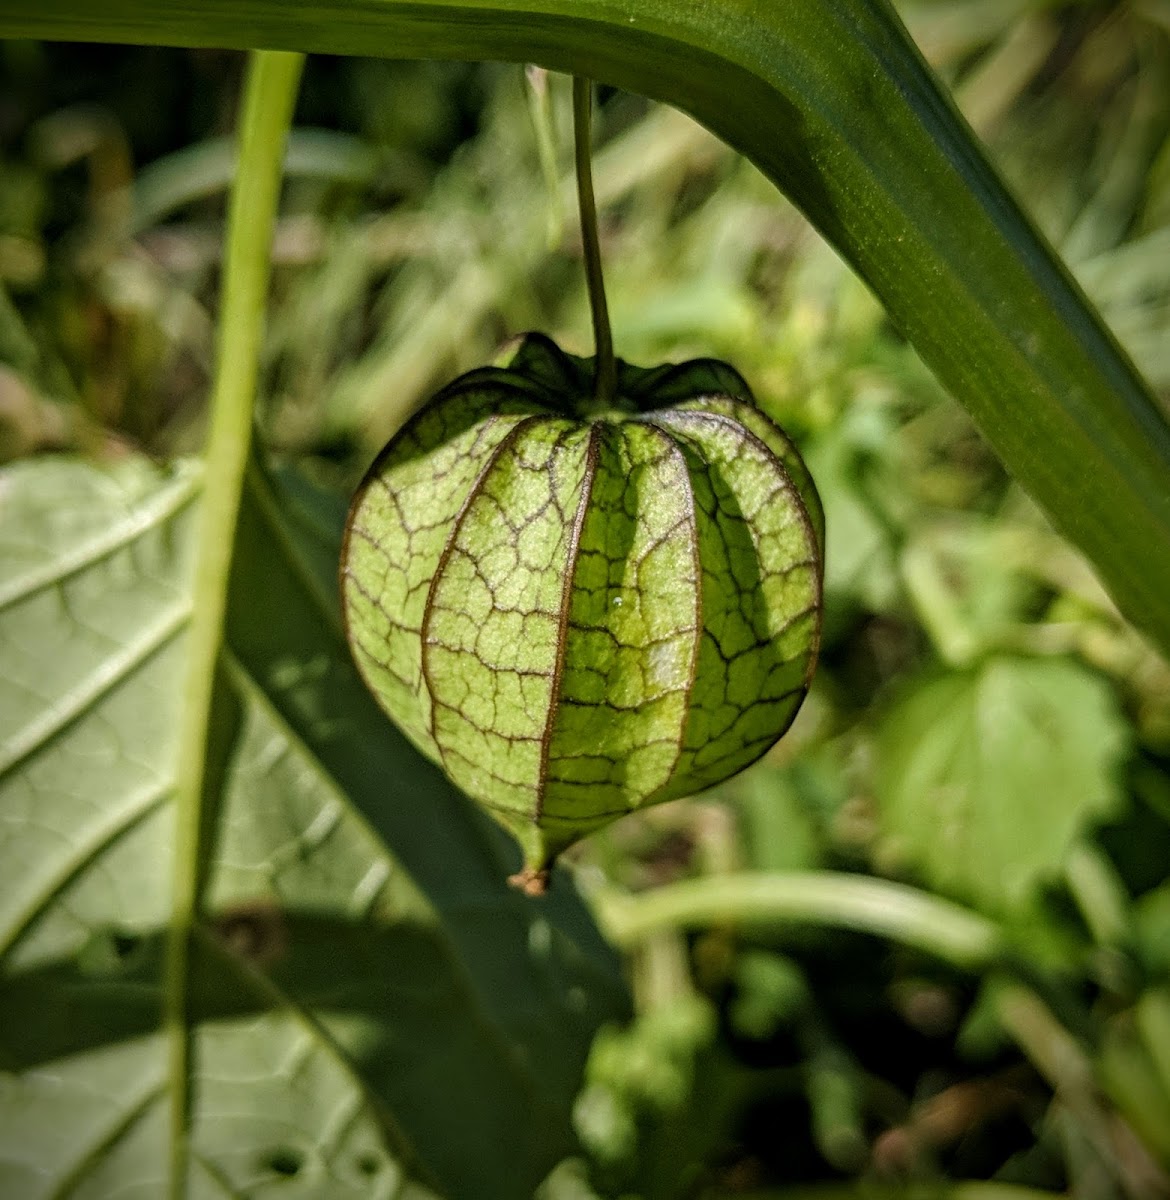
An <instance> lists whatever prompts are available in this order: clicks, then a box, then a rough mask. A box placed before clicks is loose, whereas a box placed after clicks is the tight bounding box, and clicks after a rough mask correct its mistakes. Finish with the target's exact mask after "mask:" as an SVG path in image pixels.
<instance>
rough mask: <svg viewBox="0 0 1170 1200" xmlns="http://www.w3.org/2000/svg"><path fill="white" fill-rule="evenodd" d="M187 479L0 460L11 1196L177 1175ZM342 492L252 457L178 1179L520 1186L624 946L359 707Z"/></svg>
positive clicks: (155, 1191)
mask: <svg viewBox="0 0 1170 1200" xmlns="http://www.w3.org/2000/svg"><path fill="white" fill-rule="evenodd" d="M200 483H201V477H200V473H199V471H198V470H197V469H196V468H195V467H193V466H191V465H186V464H180V465H179V466H176V467H175V468H173V469H171V470H166V471H160V470H157V469H156V468H154V467H152V466H150V465H149V464H147V463H145V462H143V461H142V460H140V459H135V458H130V459H126V460H124V461H122V462H120V463H118V464H116V465H114V466H111V467H109V468H106V469H98V468H95V467H92V466H89V465H85V464H82V463H80V462H75V461H67V460H56V459H43V460H37V461H26V462H23V463H20V464H18V465H16V466H14V467H11V468H9V469H8V470H7V471H6V472H5V473H4V474H3V475H0V517H2V519H0V530H2V531H3V532H2V534H0V581H2V582H0V653H2V654H3V657H4V662H5V671H4V673H3V678H2V679H0V744H2V746H3V752H2V753H3V758H2V760H0V812H3V814H4V821H3V822H2V823H0V873H2V876H3V879H4V886H3V888H0V1072H2V1073H0V1195H4V1196H9V1195H11V1196H14V1197H15V1196H20V1197H21V1200H36V1198H37V1197H48V1196H56V1195H65V1194H68V1195H70V1196H78V1197H92V1198H93V1200H100V1198H101V1197H105V1196H109V1195H112V1194H114V1193H115V1192H117V1193H118V1194H124V1193H125V1194H129V1193H130V1192H134V1194H140V1195H144V1196H161V1195H165V1194H166V1187H167V1184H166V1180H167V1171H168V1142H169V1129H168V1119H167V1118H168V1104H167V1092H168V1088H169V1085H170V1083H171V1082H172V1081H170V1080H169V1078H168V1070H169V1065H170V1061H171V1060H170V1059H169V1057H168V1053H167V1043H166V1039H165V1038H164V1037H163V1036H162V1035H161V1034H160V1032H159V1025H160V1014H161V1011H162V1007H163V1000H164V990H165V987H166V983H165V980H166V975H165V973H164V971H163V962H164V957H165V955H164V944H165V940H166V932H165V931H166V926H167V923H168V921H169V919H170V913H171V909H170V904H171V898H170V882H169V881H170V873H171V870H172V863H173V850H174V841H173V830H174V822H173V807H174V806H173V802H172V801H173V789H174V783H175V762H176V752H177V745H176V742H177V738H176V729H177V727H178V725H179V718H180V716H181V713H180V709H181V707H182V703H183V692H182V690H181V688H180V686H179V684H180V680H181V678H182V673H183V669H184V655H185V650H186V646H187V632H186V631H187V622H188V619H189V615H190V598H189V597H190V593H189V583H188V576H189V567H190V560H191V554H190V547H191V543H192V538H191V533H192V526H193V522H194V516H195V513H196V510H197V508H198V498H199V492H200ZM285 512H288V513H289V514H290V516H288V517H286V516H285V515H284V513H285ZM339 518H340V514H339V513H336V512H334V513H332V514H331V512H330V509H329V507H328V505H325V504H319V503H317V502H316V500H315V498H314V497H313V495H312V494H311V493H310V492H308V491H307V490H306V489H305V488H304V487H303V486H302V487H301V489H300V491H299V493H298V495H297V497H296V499H295V500H292V499H288V498H286V497H285V495H284V494H282V493H281V492H279V491H276V490H274V489H273V487H272V486H271V485H270V484H269V483H268V482H267V481H266V480H265V479H264V478H263V477H262V476H261V475H260V473H259V472H258V471H253V472H252V474H251V476H250V480H249V487H248V490H247V491H246V494H245V503H244V508H243V511H242V513H241V519H240V524H239V527H238V531H237V546H236V565H235V567H234V569H233V580H232V588H231V594H230V599H229V607H228V622H227V631H226V634H227V644H226V647H225V650H224V653H223V655H222V658H221V667H220V673H219V686H218V688H217V700H216V704H215V708H214V712H213V721H212V736H211V744H210V748H209V761H208V766H207V778H208V780H209V781H210V782H209V787H210V789H211V790H210V794H209V801H210V808H209V811H210V812H211V817H212V819H211V822H210V834H211V839H210V840H211V843H212V844H211V845H210V846H209V847H208V851H207V854H206V856H205V860H204V861H205V870H206V874H207V886H206V896H207V903H208V909H209V911H208V912H207V913H206V914H204V915H203V916H202V918H201V920H200V923H199V925H198V927H197V937H196V940H195V947H194V952H193V955H192V974H191V984H190V990H191V996H190V1010H191V1011H192V1013H193V1015H194V1022H195V1025H194V1030H193V1039H192V1041H193V1047H194V1055H193V1058H192V1061H191V1075H190V1078H189V1079H187V1080H185V1081H181V1082H182V1083H183V1085H184V1086H186V1087H188V1088H189V1089H190V1094H191V1097H192V1100H191V1110H190V1111H191V1125H190V1129H189V1131H188V1136H189V1138H190V1142H191V1160H190V1161H191V1166H190V1172H189V1176H188V1180H187V1183H188V1187H189V1191H190V1194H191V1195H192V1196H196V1197H202V1196H208V1195H211V1196H220V1195H225V1194H234V1195H259V1194H262V1193H264V1194H266V1190H267V1189H268V1188H275V1187H277V1186H279V1188H280V1191H281V1194H282V1195H287V1196H290V1197H294V1196H301V1197H314V1196H322V1195H328V1196H330V1197H331V1198H332V1197H339V1198H344V1197H347V1196H352V1197H354V1198H355V1200H356V1198H357V1197H365V1196H369V1195H383V1194H391V1193H394V1194H398V1193H396V1192H395V1188H396V1187H397V1185H398V1183H399V1182H401V1181H402V1180H403V1179H404V1178H405V1177H406V1176H407V1175H412V1176H413V1175H417V1176H419V1177H421V1178H423V1179H425V1180H429V1181H431V1182H432V1183H434V1184H436V1185H437V1186H438V1187H439V1188H440V1189H441V1190H442V1191H444V1192H446V1193H448V1194H450V1195H453V1196H458V1195H464V1196H471V1195H474V1196H477V1197H479V1196H497V1197H515V1198H517V1200H520V1198H521V1197H527V1196H530V1195H531V1193H532V1189H533V1187H534V1186H535V1185H536V1184H537V1183H538V1182H539V1180H540V1179H541V1178H542V1176H543V1175H544V1174H545V1173H546V1172H547V1171H548V1170H549V1169H550V1168H551V1167H552V1166H553V1164H554V1163H555V1162H556V1160H557V1158H558V1157H559V1155H560V1154H561V1153H562V1152H563V1151H564V1150H565V1149H566V1148H567V1147H568V1146H569V1145H570V1137H571V1134H570V1125H569V1112H570V1106H571V1103H572V1100H573V1096H574V1094H575V1092H576V1090H577V1088H578V1086H579V1080H580V1074H581V1071H582V1068H583V1063H584V1060H585V1055H586V1051H587V1049H588V1045H589V1042H590V1039H591V1035H592V1032H593V1030H594V1028H595V1027H596V1025H597V1024H598V1023H599V1022H600V1021H601V1020H603V1019H605V1018H607V1017H609V1016H613V1015H617V1014H618V1013H620V1011H621V1009H622V1006H623V1000H622V988H621V985H620V983H619V982H618V972H617V965H616V962H615V960H614V958H613V956H612V955H611V954H609V952H608V951H607V950H606V949H605V947H604V946H603V944H602V942H601V941H600V939H599V938H598V936H597V934H596V932H595V931H594V929H593V927H592V925H591V923H590V922H589V920H588V917H587V916H586V914H585V912H584V910H583V909H582V908H581V906H580V904H579V903H578V902H577V901H576V899H575V897H574V896H573V895H572V894H571V893H570V892H569V891H568V889H563V890H562V889H560V888H558V889H555V890H554V893H553V895H552V896H551V897H550V898H549V900H548V901H547V902H545V903H544V904H542V905H541V906H540V907H539V908H538V909H537V908H534V907H533V905H532V904H531V903H530V902H528V901H526V900H524V899H523V898H522V897H519V896H517V895H516V894H515V893H513V892H511V891H510V890H509V889H508V888H506V887H505V886H504V884H503V877H504V875H505V874H506V872H507V869H508V867H509V862H508V856H509V855H510V854H511V849H510V847H509V846H508V845H507V843H506V840H505V839H504V838H503V837H502V836H501V835H500V834H499V833H498V832H497V831H496V830H495V828H494V827H493V826H492V825H491V824H490V822H488V821H486V820H485V819H484V818H482V817H481V816H480V815H479V814H478V813H477V812H476V810H475V809H474V808H473V807H472V806H471V805H469V804H467V802H466V801H465V800H464V799H463V798H462V797H461V796H459V795H458V794H457V793H456V792H455V791H454V790H453V789H452V788H450V787H449V785H447V784H446V782H445V781H444V780H443V778H442V776H441V775H440V774H439V773H438V772H437V771H436V770H434V769H433V768H431V767H430V766H429V765H428V764H427V763H425V762H424V761H423V760H422V759H421V758H419V757H418V756H417V755H416V754H414V753H413V751H411V750H410V749H409V747H407V746H406V744H405V743H404V742H403V741H402V739H400V738H399V737H398V735H397V734H396V733H395V732H394V730H393V729H391V728H389V727H388V726H387V724H386V722H385V720H384V718H383V717H382V714H381V713H380V712H379V711H378V710H377V708H376V707H375V706H374V704H373V702H372V701H371V700H370V698H369V696H368V694H367V692H366V690H365V688H364V687H363V686H362V684H361V682H360V680H359V679H358V678H357V676H356V675H355V673H354V671H353V669H352V667H351V666H350V662H349V656H348V653H347V652H346V649H345V646H344V642H343V641H342V637H341V631H340V624H339V614H338V612H337V611H336V599H335V590H334V588H335V585H334V571H335V564H336V561H337V553H338V540H339V535H340V528H339V524H340V521H339ZM407 1187H408V1190H407V1191H406V1192H404V1193H402V1194H403V1195H419V1196H421V1195H422V1194H423V1193H422V1192H421V1191H418V1192H415V1191H414V1190H413V1188H412V1187H411V1186H410V1185H407ZM135 1189H137V1190H135Z"/></svg>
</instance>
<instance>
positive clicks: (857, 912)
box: [597, 871, 1003, 970]
mask: <svg viewBox="0 0 1170 1200" xmlns="http://www.w3.org/2000/svg"><path fill="white" fill-rule="evenodd" d="M597 909H598V917H599V919H600V921H601V924H602V926H603V927H604V928H605V930H606V931H607V932H608V933H609V935H610V937H611V938H613V940H614V941H616V942H617V943H618V944H619V945H624V946H628V945H630V944H631V943H634V942H638V941H641V939H643V938H644V937H646V936H647V935H648V934H650V933H653V932H655V931H657V930H660V929H672V928H696V927H700V926H706V925H714V924H720V923H726V922H733V923H739V924H746V925H760V924H775V923H776V922H781V921H803V922H809V923H811V924H816V925H835V926H839V927H840V928H843V929H855V930H859V931H861V932H864V933H873V934H878V935H880V936H884V937H889V938H893V939H894V940H895V941H899V942H903V943H904V944H905V945H907V946H913V947H915V948H916V949H919V950H925V951H927V952H928V953H930V954H936V955H938V956H939V957H940V958H943V959H946V960H947V961H948V962H951V963H954V965H955V966H957V967H961V968H964V969H966V970H981V969H983V968H986V967H987V966H988V965H989V964H990V963H992V962H993V961H994V960H995V959H996V958H997V957H998V956H999V954H1000V952H1001V951H1002V950H1003V935H1002V933H1001V931H1000V929H999V928H998V926H996V925H995V924H993V923H992V922H991V921H988V920H986V919H985V918H984V917H981V916H979V915H978V914H976V913H973V912H970V911H969V910H967V909H965V908H961V907H959V905H957V904H952V903H951V902H950V901H948V900H942V899H939V898H938V897H937V896H931V895H929V894H928V893H926V892H921V891H918V890H917V889H916V888H911V887H906V886H905V885H904V884H900V883H889V882H887V881H886V880H882V879H870V878H867V877H865V876H862V875H850V874H846V873H844V872H835V871H792V872H784V873H783V874H781V873H779V872H777V873H771V872H763V871H761V872H741V873H738V874H734V875H716V876H708V877H706V878H704V879H688V880H685V881H683V882H682V883H672V884H669V885H667V886H666V887H661V888H656V889H655V890H654V891H651V892H643V893H640V894H638V895H636V896H631V895H620V894H617V893H614V892H605V893H602V894H601V895H600V896H599V897H598V903H597Z"/></svg>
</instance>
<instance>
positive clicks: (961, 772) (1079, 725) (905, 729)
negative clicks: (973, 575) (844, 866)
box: [877, 657, 1126, 911]
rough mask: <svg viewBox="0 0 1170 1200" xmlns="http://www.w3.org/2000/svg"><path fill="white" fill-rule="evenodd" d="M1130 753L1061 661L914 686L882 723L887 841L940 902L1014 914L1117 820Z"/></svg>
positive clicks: (1115, 720)
mask: <svg viewBox="0 0 1170 1200" xmlns="http://www.w3.org/2000/svg"><path fill="white" fill-rule="evenodd" d="M1125 749H1126V726H1125V723H1124V721H1123V719H1122V717H1121V714H1120V712H1119V711H1118V707H1117V702H1116V700H1115V698H1114V696H1113V693H1112V692H1111V690H1110V688H1109V686H1108V684H1107V683H1106V682H1105V681H1104V680H1102V679H1100V678H1098V677H1097V676H1096V675H1093V674H1091V673H1090V672H1089V671H1087V670H1086V669H1085V668H1083V667H1081V666H1079V665H1078V664H1077V663H1075V662H1071V661H1067V660H1061V659H1051V660H1050V659H1030V658H1009V657H1000V658H992V659H989V660H988V661H986V662H984V663H983V664H982V665H981V666H980V667H978V668H976V669H974V670H972V671H965V672H961V673H960V672H954V673H951V674H947V675H944V676H942V677H940V678H937V679H933V680H930V681H929V682H926V683H923V684H919V685H918V686H917V687H916V688H915V689H914V690H913V691H912V692H911V693H910V694H909V695H908V696H907V697H905V698H904V699H903V700H902V701H901V702H900V703H899V704H898V705H897V707H895V709H894V710H893V711H892V712H891V713H890V714H889V715H888V716H887V717H886V719H885V721H884V722H883V724H882V728H881V731H880V734H879V738H878V753H879V762H878V776H877V795H878V800H879V805H880V819H881V827H882V831H883V832H884V834H885V835H886V837H887V838H888V839H889V846H890V849H891V851H892V852H893V853H894V854H895V855H896V856H897V857H899V858H901V859H902V860H903V861H905V862H907V863H909V864H911V865H913V866H914V867H915V868H917V869H918V870H920V871H921V872H922V873H923V875H924V876H925V877H926V878H927V879H928V880H929V881H930V882H931V884H932V885H933V886H935V887H937V888H938V889H939V890H940V891H944V892H947V893H949V894H951V895H954V896H958V897H961V898H964V899H969V900H971V901H974V902H975V903H977V904H979V905H980V906H981V907H983V908H985V909H987V910H990V911H997V910H1003V909H1007V908H1015V909H1019V908H1020V907H1022V906H1023V905H1024V904H1025V903H1026V901H1027V900H1028V899H1029V898H1030V897H1031V895H1032V894H1033V892H1034V890H1035V888H1036V886H1037V885H1038V884H1039V883H1040V882H1041V881H1042V880H1044V879H1045V878H1051V877H1052V876H1054V875H1055V874H1056V873H1057V872H1059V871H1060V870H1061V868H1062V867H1063V865H1064V860H1065V856H1066V855H1067V853H1068V851H1069V849H1070V847H1071V846H1072V845H1073V843H1074V841H1075V840H1076V839H1077V837H1078V836H1079V835H1080V834H1082V833H1083V832H1084V830H1085V829H1086V828H1087V827H1088V826H1089V825H1091V824H1092V823H1094V822H1097V821H1101V820H1103V819H1104V818H1107V817H1109V816H1112V815H1114V814H1115V813H1116V812H1117V810H1118V808H1119V806H1120V803H1121V794H1120V791H1119V788H1118V783H1117V779H1116V774H1117V769H1118V766H1119V764H1120V761H1121V758H1122V756H1123V755H1124V753H1125Z"/></svg>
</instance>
